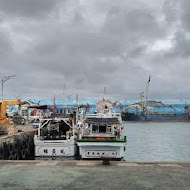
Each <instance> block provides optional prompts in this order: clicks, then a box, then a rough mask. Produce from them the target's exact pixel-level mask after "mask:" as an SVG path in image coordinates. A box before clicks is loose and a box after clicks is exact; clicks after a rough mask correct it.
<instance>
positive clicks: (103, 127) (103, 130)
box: [99, 125, 107, 133]
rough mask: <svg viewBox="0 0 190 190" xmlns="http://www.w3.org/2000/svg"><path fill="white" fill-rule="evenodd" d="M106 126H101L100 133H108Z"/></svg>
mask: <svg viewBox="0 0 190 190" xmlns="http://www.w3.org/2000/svg"><path fill="white" fill-rule="evenodd" d="M106 129H107V127H106V125H99V133H106Z"/></svg>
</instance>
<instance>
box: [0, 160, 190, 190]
mask: <svg viewBox="0 0 190 190" xmlns="http://www.w3.org/2000/svg"><path fill="white" fill-rule="evenodd" d="M0 189H1V190H5V189H6V190H12V189H18V190H23V189H27V190H31V189H33V190H34V189H35V190H37V189H46V190H50V189H56V190H59V189H81V190H87V189H88V190H96V189H97V190H106V189H109V190H115V189H116V190H123V189H129V190H150V189H154V190H170V189H171V190H189V189H190V163H186V164H185V163H184V164H182V163H180V164H178V163H127V162H111V165H110V166H103V165H102V162H101V161H66V162H61V161H2V162H0Z"/></svg>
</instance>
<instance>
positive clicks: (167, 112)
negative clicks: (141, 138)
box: [121, 76, 190, 121]
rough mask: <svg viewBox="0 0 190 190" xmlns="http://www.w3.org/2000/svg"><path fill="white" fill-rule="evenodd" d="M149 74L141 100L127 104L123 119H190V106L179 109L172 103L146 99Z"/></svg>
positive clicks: (122, 114)
mask: <svg viewBox="0 0 190 190" xmlns="http://www.w3.org/2000/svg"><path fill="white" fill-rule="evenodd" d="M150 78H151V77H150V76H149V80H148V81H147V86H146V88H145V91H144V92H142V93H141V102H137V103H134V104H131V105H129V106H128V108H127V109H125V110H124V111H122V113H121V116H122V119H123V120H124V121H190V106H188V105H186V106H182V107H181V109H180V110H179V109H178V108H177V107H176V106H174V105H168V104H164V103H162V102H161V101H153V100H148V88H149V84H150Z"/></svg>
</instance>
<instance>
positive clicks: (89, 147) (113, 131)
mask: <svg viewBox="0 0 190 190" xmlns="http://www.w3.org/2000/svg"><path fill="white" fill-rule="evenodd" d="M78 132H79V138H78V139H77V145H78V147H79V155H80V156H81V158H82V159H103V158H112V159H117V160H121V159H122V158H123V157H124V152H125V146H126V137H124V136H122V119H121V115H120V114H117V113H114V111H113V109H112V104H111V103H110V101H109V100H108V99H105V98H104V99H103V100H102V101H99V102H98V103H97V113H95V114H86V115H85V118H84V121H83V122H82V123H81V124H80V126H79V129H78Z"/></svg>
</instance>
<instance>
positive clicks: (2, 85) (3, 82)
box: [1, 75, 16, 102]
mask: <svg viewBox="0 0 190 190" xmlns="http://www.w3.org/2000/svg"><path fill="white" fill-rule="evenodd" d="M15 76H16V75H10V76H6V77H3V78H2V79H1V93H2V102H3V88H4V84H5V82H6V81H8V80H9V79H11V78H13V77H15Z"/></svg>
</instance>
